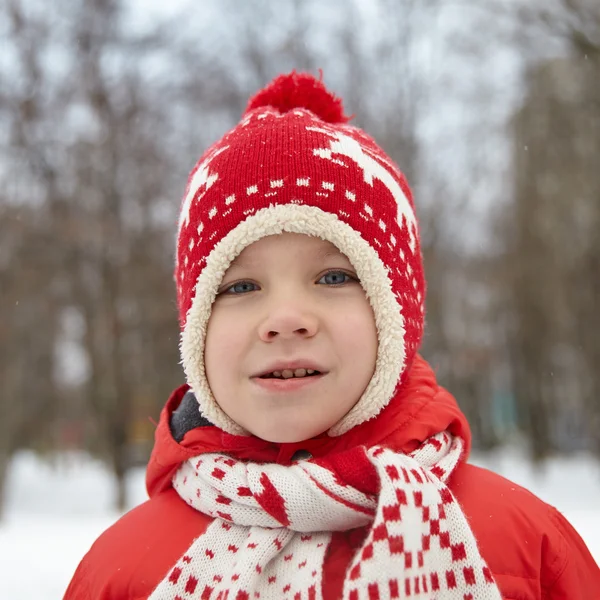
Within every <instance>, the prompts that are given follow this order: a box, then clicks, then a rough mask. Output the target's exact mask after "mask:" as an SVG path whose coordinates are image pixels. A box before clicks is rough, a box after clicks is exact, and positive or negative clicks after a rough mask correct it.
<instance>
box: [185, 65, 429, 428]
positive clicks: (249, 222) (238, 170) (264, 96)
mask: <svg viewBox="0 0 600 600" xmlns="http://www.w3.org/2000/svg"><path fill="white" fill-rule="evenodd" d="M348 120H349V119H348V118H347V117H346V116H345V115H344V112H343V108H342V103H341V100H339V99H338V98H336V97H335V96H334V95H333V94H331V93H330V92H329V91H328V90H327V89H326V88H325V86H324V85H323V84H322V82H321V81H319V80H317V79H315V78H314V77H313V76H312V75H308V74H299V73H295V72H294V73H291V74H289V75H282V76H280V77H277V78H276V79H275V80H274V81H272V82H271V83H270V84H269V85H268V86H267V87H266V88H264V89H263V90H261V91H260V92H258V94H256V96H254V98H252V99H251V100H250V102H249V104H248V107H247V109H246V112H245V113H244V115H243V118H242V121H241V122H240V123H239V124H238V125H237V126H236V127H234V128H233V129H232V130H231V131H229V132H228V133H227V134H225V136H224V137H223V138H222V139H220V140H219V141H218V142H216V143H215V144H214V145H213V146H211V147H210V148H209V149H208V150H207V151H206V152H205V153H204V155H203V156H202V157H201V159H200V160H199V162H198V163H197V164H196V166H195V167H194V169H193V170H192V172H191V174H190V177H189V179H188V184H187V189H186V192H185V196H184V200H183V204H182V208H181V215H180V218H179V231H178V240H177V263H176V268H175V280H176V284H177V298H178V305H179V316H180V323H181V328H182V335H181V356H182V363H183V367H184V369H185V373H186V376H187V380H188V383H189V385H190V386H191V388H192V390H193V392H194V393H195V395H196V398H197V399H198V402H199V404H200V410H201V412H202V414H203V415H204V416H205V417H206V418H207V419H208V420H209V421H211V422H212V423H213V424H215V425H216V426H218V427H220V428H221V429H223V430H224V431H227V432H229V433H232V434H238V435H248V433H247V432H246V431H245V430H244V429H243V428H242V427H241V426H240V425H238V424H237V423H235V422H234V421H233V420H232V419H230V418H229V417H228V416H227V415H226V414H225V413H224V412H223V411H222V410H221V408H220V407H219V405H218V404H217V402H216V401H215V399H214V397H213V396H212V392H211V390H210V388H209V386H208V382H207V379H206V375H205V371H204V342H205V337H206V328H207V324H208V319H209V317H210V313H211V306H212V303H213V301H214V299H215V296H216V293H217V289H218V287H219V285H220V284H221V280H222V278H223V275H224V273H225V271H226V270H227V268H228V267H229V265H230V263H231V262H232V261H233V260H234V259H235V257H236V256H238V255H239V254H240V252H242V250H243V249H244V248H245V247H246V246H249V245H250V244H252V243H253V242H256V241H257V240H259V239H261V238H263V237H266V236H269V235H275V234H279V233H282V232H293V233H303V234H307V235H311V236H317V237H319V238H322V239H324V240H327V241H329V242H331V243H332V244H334V245H335V246H336V247H337V248H338V249H339V250H340V251H341V252H342V253H343V254H345V255H346V256H347V257H348V259H349V260H350V262H351V263H352V265H353V267H354V268H355V269H356V272H357V275H358V277H359V279H360V281H361V284H362V286H363V288H364V289H365V292H366V294H367V297H368V298H369V301H370V303H371V306H372V308H373V313H374V315H375V323H376V326H377V331H378V340H379V346H378V354H377V361H376V365H375V372H374V375H373V378H372V379H371V381H370V383H369V385H368V386H367V388H366V390H365V392H364V394H363V395H362V397H361V398H360V399H359V401H358V402H357V404H356V405H355V406H354V408H352V409H351V410H350V412H349V413H348V414H347V415H346V416H345V417H344V418H343V419H342V420H341V421H340V422H339V423H337V424H336V425H335V426H334V427H332V428H331V429H330V430H329V434H330V435H341V434H342V433H345V432H346V431H348V430H349V429H351V428H352V427H354V426H356V425H358V424H359V423H362V422H364V421H366V420H368V419H370V418H373V417H375V416H376V415H377V414H379V412H380V411H381V409H382V408H384V407H385V406H386V405H387V404H388V402H389V401H390V399H391V398H392V396H393V395H394V392H395V390H396V388H397V386H398V385H399V384H400V383H401V381H402V380H403V375H404V374H405V373H406V371H407V369H408V367H409V366H410V364H411V363H412V361H413V359H414V356H415V354H416V351H417V349H418V346H419V345H420V342H421V338H422V335H423V325H424V301H425V281H424V277H423V266H422V258H421V249H420V241H419V232H418V225H417V219H416V216H415V210H414V205H413V200H412V195H411V191H410V189H409V187H408V184H407V183H406V180H405V178H404V176H403V175H402V173H401V172H400V171H399V170H398V168H397V167H396V165H395V164H394V163H393V162H392V160H391V159H390V158H389V157H388V156H387V155H386V154H385V153H384V152H383V150H382V149H381V148H379V146H377V144H376V143H375V142H374V140H373V139H372V138H370V137H369V136H367V135H366V134H365V133H364V132H363V131H362V130H360V129H358V128H357V127H353V126H351V125H348V124H347V123H348Z"/></svg>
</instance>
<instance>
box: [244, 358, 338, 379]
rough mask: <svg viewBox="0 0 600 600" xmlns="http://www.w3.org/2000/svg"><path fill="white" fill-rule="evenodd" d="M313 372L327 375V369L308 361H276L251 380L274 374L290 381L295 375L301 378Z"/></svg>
mask: <svg viewBox="0 0 600 600" xmlns="http://www.w3.org/2000/svg"><path fill="white" fill-rule="evenodd" d="M284 372H285V373H284ZM315 372H318V373H319V374H325V373H327V369H326V368H325V367H324V366H323V365H321V364H320V363H317V362H316V361H314V360H310V359H297V360H291V361H288V360H286V361H276V362H273V363H271V364H269V365H267V366H266V367H265V368H264V369H261V370H260V371H259V372H257V373H256V374H254V375H252V378H268V377H272V376H273V374H274V373H275V374H276V376H277V375H279V376H281V375H283V377H285V378H286V379H292V378H293V377H295V376H296V373H297V376H298V377H303V376H306V375H312V374H314V373H315Z"/></svg>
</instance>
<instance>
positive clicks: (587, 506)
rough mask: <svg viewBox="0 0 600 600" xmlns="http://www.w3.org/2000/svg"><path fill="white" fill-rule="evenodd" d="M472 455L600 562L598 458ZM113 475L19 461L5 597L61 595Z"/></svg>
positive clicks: (92, 467) (6, 530)
mask: <svg viewBox="0 0 600 600" xmlns="http://www.w3.org/2000/svg"><path fill="white" fill-rule="evenodd" d="M473 462H475V463H477V464H481V465H483V466H485V467H487V468H490V469H492V470H494V471H496V472H498V473H501V474H502V475H505V476H506V477H509V478H510V479H512V480H513V481H515V482H517V483H519V484H521V485H524V486H525V487H527V488H529V489H530V490H531V491H533V492H534V493H535V494H537V495H538V496H540V497H541V498H543V499H544V500H546V501H547V502H549V503H550V504H553V505H554V506H556V507H557V508H558V509H559V510H561V511H562V512H563V513H564V514H565V515H566V516H567V518H568V519H569V520H570V521H571V522H572V523H573V525H574V526H575V528H576V529H577V530H578V531H579V532H580V533H581V535H582V537H583V538H584V540H585V541H586V543H587V544H588V546H589V548H590V550H591V551H592V554H593V555H594V557H595V558H596V560H597V561H599V562H600V466H598V465H597V464H595V463H594V462H593V461H592V460H591V459H588V458H586V457H579V458H578V459H573V458H570V459H555V460H553V461H551V462H549V463H548V465H547V467H546V469H545V471H544V472H542V473H539V474H536V473H534V472H533V471H532V469H531V468H530V467H529V466H528V465H527V463H526V462H525V461H523V460H522V458H521V457H520V456H519V455H511V454H507V453H498V454H496V455H494V456H487V457H485V458H475V459H474V460H473ZM128 491H129V497H130V500H131V506H135V505H136V504H138V503H140V502H142V501H143V500H144V499H145V490H144V472H143V470H141V469H140V470H136V471H133V472H132V473H131V474H130V476H129V479H128ZM111 494H112V484H111V477H110V475H109V474H108V473H107V472H106V470H105V469H104V468H103V467H102V465H101V464H99V463H97V462H95V461H92V460H90V459H89V458H87V457H85V456H81V455H69V456H64V457H62V458H61V460H60V461H59V462H57V463H55V464H54V465H48V464H46V463H41V462H40V461H39V460H37V459H36V458H35V457H33V456H32V455H31V454H28V453H23V454H20V455H19V456H18V457H17V458H16V459H15V460H14V461H13V463H12V466H11V470H10V473H9V481H8V497H7V501H8V505H7V511H6V515H5V519H4V521H3V522H2V523H1V524H0V572H1V576H0V598H1V599H2V600H32V599H33V598H35V600H60V599H61V598H62V594H63V592H64V590H65V588H66V586H67V584H68V582H69V580H70V578H71V575H72V573H73V571H74V570H75V568H76V566H77V563H78V562H79V560H80V558H81V557H82V556H83V554H85V552H86V551H87V549H88V548H89V546H90V545H91V544H92V542H93V541H94V539H95V538H96V537H97V536H98V535H99V534H100V533H101V532H102V531H103V530H104V529H105V528H106V527H108V526H109V525H110V524H111V523H113V522H114V521H115V520H116V519H117V518H118V515H117V514H116V513H114V512H113V511H111V509H110V506H111V501H112V498H111Z"/></svg>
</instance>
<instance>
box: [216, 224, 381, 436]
mask: <svg viewBox="0 0 600 600" xmlns="http://www.w3.org/2000/svg"><path fill="white" fill-rule="evenodd" d="M376 357H377V331H376V328H375V320H374V317H373V312H372V309H371V305H370V304H369V301H368V300H367V298H366V296H365V293H364V290H363V288H362V287H361V285H360V283H359V282H358V280H357V279H356V274H355V271H354V269H353V267H352V265H351V264H350V262H349V261H348V259H347V258H346V257H345V256H344V255H343V254H341V253H340V252H339V251H338V250H337V248H336V247H335V246H334V245H333V244H330V243H329V242H325V241H323V240H321V239H319V238H314V237H310V236H306V235H301V234H294V233H284V234H281V235H275V236H270V237H265V238H262V239H261V240H259V241H258V242H255V243H254V244H251V245H250V246H248V247H247V248H246V249H245V250H244V251H243V252H242V253H241V254H240V255H239V256H238V258H237V259H236V260H235V261H234V262H233V263H232V264H231V266H230V267H229V269H228V270H227V272H226V273H225V276H224V277H223V281H222V284H221V286H220V288H219V295H218V296H217V298H216V300H215V302H214V304H213V307H212V313H211V317H210V320H209V322H208V330H207V335H206V347H205V366H206V376H207V379H208V383H209V385H210V388H211V390H212V392H213V395H214V397H215V399H216V400H217V402H218V403H219V406H220V407H221V408H222V409H223V411H224V412H225V413H227V415H229V417H231V418H232V419H233V420H234V421H236V422H237V423H238V424H239V425H241V426H242V427H244V428H245V429H246V430H247V431H249V432H250V433H252V434H254V435H256V436H257V437H260V438H262V439H264V440H268V441H271V442H278V443H284V442H288V443H290V442H298V441H302V440H306V439H309V438H311V437H314V436H316V435H319V434H320V433H322V432H324V431H327V430H328V429H329V428H330V427H332V426H333V425H335V424H336V423H337V422H338V421H339V420H340V419H341V418H342V417H343V416H344V415H345V414H346V413H347V412H348V411H349V410H350V409H351V408H352V407H353V406H354V405H355V404H356V402H357V401H358V399H359V398H360V397H361V395H362V393H363V392H364V390H365V388H366V387H367V384H368V383H369V381H370V380H371V377H372V375H373V372H374V370H375V360H376ZM284 367H293V369H291V370H287V369H286V370H285V371H284V370H283V368H284ZM302 368H312V369H313V370H317V371H319V372H320V373H321V375H316V376H312V377H305V378H297V377H294V378H286V376H289V375H291V372H292V371H294V369H302ZM275 369H277V370H278V371H281V375H282V379H274V378H266V379H265V378H261V375H265V374H266V373H268V372H270V371H273V370H275ZM294 372H295V374H297V375H302V370H295V371H294ZM269 377H271V376H269Z"/></svg>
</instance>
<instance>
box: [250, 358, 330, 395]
mask: <svg viewBox="0 0 600 600" xmlns="http://www.w3.org/2000/svg"><path fill="white" fill-rule="evenodd" d="M318 367H320V365H316V364H314V363H312V362H310V361H294V362H292V363H289V362H288V363H281V362H280V363H275V364H272V365H270V366H269V367H267V369H266V370H264V371H262V372H261V373H258V374H257V375H255V376H254V377H252V381H253V382H254V383H255V384H256V385H258V386H259V387H261V388H262V389H263V390H266V391H270V392H284V391H293V390H299V389H302V388H305V387H307V386H310V385H312V384H315V383H317V382H318V381H320V380H321V379H323V377H325V376H326V375H327V371H326V370H325V369H324V368H323V367H320V368H318Z"/></svg>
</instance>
